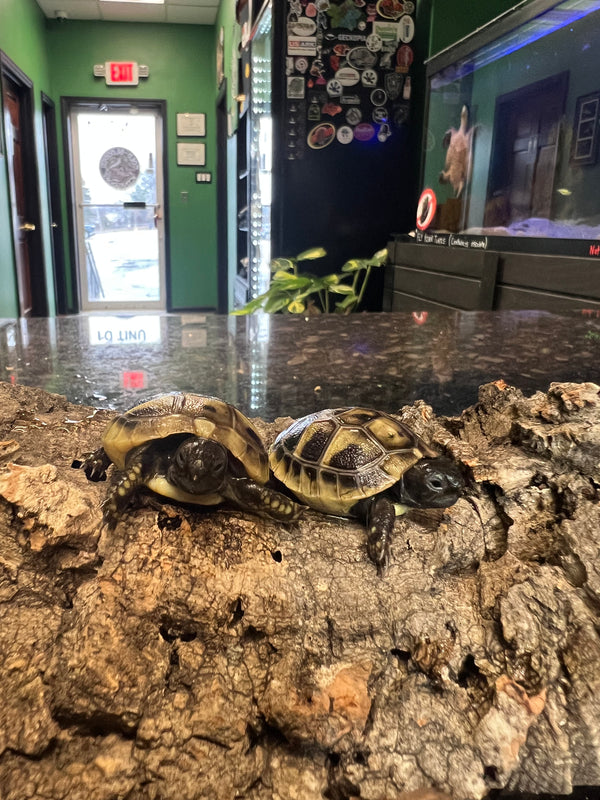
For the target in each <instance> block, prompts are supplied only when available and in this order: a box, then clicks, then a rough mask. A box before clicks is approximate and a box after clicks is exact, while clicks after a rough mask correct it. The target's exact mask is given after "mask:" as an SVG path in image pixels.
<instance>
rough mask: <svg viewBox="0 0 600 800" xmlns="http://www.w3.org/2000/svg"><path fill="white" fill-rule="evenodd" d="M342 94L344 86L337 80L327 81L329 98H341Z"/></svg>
mask: <svg viewBox="0 0 600 800" xmlns="http://www.w3.org/2000/svg"><path fill="white" fill-rule="evenodd" d="M341 93H342V84H341V83H340V82H339V81H338V79H337V78H332V79H331V80H330V81H327V94H328V95H329V97H339V96H340V95H341Z"/></svg>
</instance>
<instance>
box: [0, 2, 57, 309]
mask: <svg viewBox="0 0 600 800" xmlns="http://www.w3.org/2000/svg"><path fill="white" fill-rule="evenodd" d="M0 50H3V51H4V53H6V55H7V56H8V57H9V58H10V59H11V60H12V61H14V62H15V64H17V66H19V67H20V68H21V70H22V71H23V72H24V73H25V74H26V75H27V76H28V77H29V78H30V79H31V80H32V81H33V88H34V126H35V139H36V145H37V160H38V167H39V171H40V175H39V193H40V213H41V223H42V225H41V227H42V246H43V257H44V266H45V276H46V291H47V294H48V303H49V311H50V313H51V314H54V313H55V304H54V278H53V275H52V255H51V253H52V250H51V241H50V227H49V212H48V195H47V191H46V172H45V166H44V151H43V126H42V111H41V92H45V93H46V94H48V95H51V92H50V75H49V68H48V57H47V52H46V46H45V25H44V16H43V14H42V12H41V11H40V9H39V7H38V5H37V3H35V2H34V0H0ZM0 286H1V287H2V291H0V317H16V316H18V314H19V303H18V296H17V282H16V276H15V268H14V257H13V246H12V235H11V216H10V200H9V191H8V174H7V165H6V158H5V156H0Z"/></svg>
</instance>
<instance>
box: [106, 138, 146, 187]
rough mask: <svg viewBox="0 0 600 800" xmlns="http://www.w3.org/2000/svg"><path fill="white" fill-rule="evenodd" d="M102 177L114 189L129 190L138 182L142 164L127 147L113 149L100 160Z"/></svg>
mask: <svg viewBox="0 0 600 800" xmlns="http://www.w3.org/2000/svg"><path fill="white" fill-rule="evenodd" d="M98 166H99V168H100V175H102V177H103V178H104V180H105V181H106V183H108V185H109V186H112V188H113V189H128V188H129V187H130V186H133V184H134V183H135V182H136V181H137V179H138V176H139V174H140V162H139V161H138V160H137V157H136V155H135V153H132V152H131V150H128V149H127V148H126V147H111V148H110V149H109V150H107V151H106V152H105V153H104V154H103V155H102V157H101V158H100V164H99V165H98Z"/></svg>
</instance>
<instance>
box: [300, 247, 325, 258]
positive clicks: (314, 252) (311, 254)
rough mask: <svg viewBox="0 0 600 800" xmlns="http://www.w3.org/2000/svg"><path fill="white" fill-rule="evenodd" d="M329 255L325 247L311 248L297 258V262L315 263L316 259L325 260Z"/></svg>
mask: <svg viewBox="0 0 600 800" xmlns="http://www.w3.org/2000/svg"><path fill="white" fill-rule="evenodd" d="M326 255H327V250H325V249H324V248H323V247H311V248H310V249H309V250H303V251H302V252H301V253H298V255H297V256H296V261H314V259H315V258H323V256H326Z"/></svg>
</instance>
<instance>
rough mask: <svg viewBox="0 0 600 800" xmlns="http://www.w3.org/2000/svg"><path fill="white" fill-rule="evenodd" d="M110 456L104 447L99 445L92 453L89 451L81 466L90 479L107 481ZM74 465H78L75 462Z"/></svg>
mask: <svg viewBox="0 0 600 800" xmlns="http://www.w3.org/2000/svg"><path fill="white" fill-rule="evenodd" d="M110 463H111V462H110V458H109V457H108V456H107V454H106V450H105V449H104V448H103V447H99V448H98V449H97V450H94V451H93V452H92V453H87V454H86V456H85V458H84V459H83V461H82V462H81V464H79V468H80V469H82V470H83V471H84V472H85V476H86V478H87V479H88V481H105V480H106V470H107V469H108V468H109V466H110ZM73 466H77V464H74V465H73Z"/></svg>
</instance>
